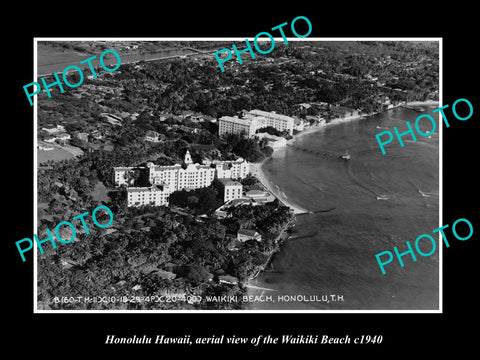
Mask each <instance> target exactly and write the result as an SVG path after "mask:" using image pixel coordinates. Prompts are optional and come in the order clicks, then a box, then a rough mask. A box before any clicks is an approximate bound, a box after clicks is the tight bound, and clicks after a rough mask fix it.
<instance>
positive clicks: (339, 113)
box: [330, 106, 358, 118]
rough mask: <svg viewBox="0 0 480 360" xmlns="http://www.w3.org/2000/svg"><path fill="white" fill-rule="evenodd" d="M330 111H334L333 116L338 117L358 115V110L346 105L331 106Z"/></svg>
mask: <svg viewBox="0 0 480 360" xmlns="http://www.w3.org/2000/svg"><path fill="white" fill-rule="evenodd" d="M330 111H331V112H332V114H333V116H334V117H336V118H338V117H340V118H346V117H352V116H358V110H355V109H352V108H349V107H346V106H331V107H330Z"/></svg>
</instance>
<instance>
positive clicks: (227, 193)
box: [220, 179, 243, 203]
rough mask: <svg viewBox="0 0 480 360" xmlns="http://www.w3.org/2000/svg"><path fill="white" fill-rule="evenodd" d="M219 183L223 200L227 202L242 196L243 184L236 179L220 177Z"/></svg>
mask: <svg viewBox="0 0 480 360" xmlns="http://www.w3.org/2000/svg"><path fill="white" fill-rule="evenodd" d="M220 183H221V184H222V185H223V202H224V203H225V202H227V201H230V200H234V199H240V198H241V197H242V191H243V186H242V184H240V183H239V182H238V181H235V180H231V179H220Z"/></svg>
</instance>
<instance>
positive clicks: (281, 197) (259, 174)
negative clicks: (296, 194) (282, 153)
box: [250, 148, 310, 215]
mask: <svg viewBox="0 0 480 360" xmlns="http://www.w3.org/2000/svg"><path fill="white" fill-rule="evenodd" d="M282 149H284V148H282ZM278 150H281V149H275V150H274V151H273V153H272V155H271V156H269V157H268V158H266V159H264V160H263V161H262V162H259V163H250V173H251V174H252V175H254V176H255V177H256V178H257V180H258V181H259V182H260V184H262V185H263V187H264V188H265V189H266V190H268V191H269V192H270V193H271V194H272V195H273V196H275V198H277V199H278V201H280V202H281V203H282V204H284V205H285V206H288V207H289V208H290V209H292V211H293V213H294V214H295V215H300V214H308V213H310V211H309V210H307V209H304V208H302V207H300V206H298V205H295V204H293V203H292V202H291V201H290V200H288V197H287V196H286V195H285V193H283V192H282V191H281V189H280V188H279V187H278V185H277V184H275V183H273V182H271V181H270V180H269V179H268V178H267V176H266V175H265V173H264V171H263V170H262V166H263V164H264V163H265V161H267V160H269V159H270V158H272V157H273V155H274V154H275V152H277V151H278Z"/></svg>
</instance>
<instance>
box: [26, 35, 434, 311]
mask: <svg viewBox="0 0 480 360" xmlns="http://www.w3.org/2000/svg"><path fill="white" fill-rule="evenodd" d="M245 39H248V40H249V41H253V39H254V38H253V37H252V38H245V37H212V38H195V37H172V38H168V37H159V38H157V37H153V38H148V37H147V38H145V37H140V38H138V37H118V38H115V37H114V38H112V37H98V38H95V37H72V38H65V37H50V38H49V37H46V38H45V37H40V38H34V39H33V49H34V54H33V61H34V63H33V69H34V80H33V81H35V79H37V77H38V75H37V74H38V72H37V70H38V67H37V62H38V57H37V55H38V54H37V44H38V42H39V41H245ZM274 39H275V40H279V41H280V40H282V38H278V37H275V38H274ZM287 40H288V41H289V42H290V41H438V43H439V107H441V106H443V38H441V37H329V38H317V37H312V38H309V37H305V38H290V37H287ZM212 56H213V53H212ZM34 99H35V104H34V107H33V123H34V132H35V133H34V156H33V159H34V164H33V165H34V168H33V174H34V186H33V188H34V193H33V201H34V203H33V205H34V207H33V208H34V222H33V224H34V229H37V226H38V219H37V205H38V202H37V201H38V199H37V191H38V189H37V181H38V178H37V127H38V124H37V95H35V96H34ZM440 120H441V119H440V116H439V128H440V131H439V134H440V135H439V137H440V139H439V141H440V143H439V186H440V190H439V192H440V193H439V227H440V226H442V224H443V195H442V194H443V178H442V173H443V166H442V161H443V126H441V121H440ZM432 230H433V229H432ZM441 244H442V239H441V235H440V233H439V246H438V247H439V291H438V297H439V309H438V310H38V309H37V307H38V303H37V298H38V289H37V246H34V253H33V285H34V291H33V313H35V314H47V313H50V314H52V313H53V314H64V313H65V314H72V313H74V314H106V313H107V314H118V313H121V314H152V313H157V314H171V313H176V314H199V313H200V314H265V313H275V314H332V313H335V314H405V313H408V314H410V313H411V314H432V313H433V314H441V313H443V286H442V282H443V246H441Z"/></svg>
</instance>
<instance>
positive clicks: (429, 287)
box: [250, 107, 441, 310]
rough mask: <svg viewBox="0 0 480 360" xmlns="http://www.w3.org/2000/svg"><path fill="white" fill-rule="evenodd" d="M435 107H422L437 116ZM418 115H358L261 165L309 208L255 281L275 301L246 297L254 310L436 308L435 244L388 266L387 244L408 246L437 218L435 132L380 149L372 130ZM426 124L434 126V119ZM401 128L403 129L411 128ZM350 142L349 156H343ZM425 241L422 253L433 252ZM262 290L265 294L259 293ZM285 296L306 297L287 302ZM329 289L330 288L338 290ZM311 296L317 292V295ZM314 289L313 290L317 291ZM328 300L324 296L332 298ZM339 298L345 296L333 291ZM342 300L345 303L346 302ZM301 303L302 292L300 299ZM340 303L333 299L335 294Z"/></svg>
mask: <svg viewBox="0 0 480 360" xmlns="http://www.w3.org/2000/svg"><path fill="white" fill-rule="evenodd" d="M431 110H432V108H431V107H427V108H426V113H428V114H430V115H432V112H431ZM419 115H420V113H418V112H416V111H413V110H409V109H404V108H398V109H394V110H390V111H388V112H385V113H382V114H379V115H376V116H373V117H370V118H366V119H360V120H353V121H350V122H345V123H341V124H336V125H330V126H327V127H325V128H324V129H322V130H319V131H317V132H314V133H310V134H305V135H304V136H302V137H300V138H298V139H297V141H296V142H295V143H294V146H289V147H287V148H285V149H282V150H280V151H277V152H276V153H275V154H274V156H273V157H272V158H271V159H269V160H268V161H266V162H265V163H264V165H263V167H262V169H263V171H264V173H265V175H266V177H267V178H268V179H269V180H270V181H271V182H274V183H275V184H276V185H277V186H278V188H279V189H280V191H283V193H284V194H285V195H286V196H287V198H288V200H289V201H292V202H293V203H294V204H297V205H299V206H300V207H302V208H306V209H308V210H310V211H312V212H313V213H312V214H304V215H297V224H296V226H295V228H294V230H293V232H292V234H291V238H290V239H289V240H287V241H286V242H284V243H283V244H282V247H281V251H280V252H279V253H277V254H276V255H275V257H274V259H273V262H272V267H273V271H271V272H263V273H262V274H260V275H259V276H258V277H257V278H256V279H255V280H254V281H253V285H256V286H260V287H265V288H269V289H272V290H273V291H263V292H262V294H263V295H271V296H272V298H273V299H274V301H265V302H255V303H250V308H251V309H268V310H273V309H291V310H337V309H338V310H427V309H428V310H435V309H438V308H439V249H438V236H436V235H435V236H433V235H432V236H433V237H434V238H435V239H436V240H437V250H436V251H435V252H434V254H433V255H431V256H429V257H422V256H419V255H418V254H416V257H417V261H416V262H414V261H413V259H412V258H411V256H410V255H406V256H404V257H403V260H404V263H405V266H404V267H401V266H400V265H399V263H398V261H397V260H396V258H394V259H393V261H392V262H391V263H390V264H388V265H385V271H386V274H385V275H383V274H382V272H381V270H380V267H379V265H378V263H377V260H376V258H375V254H377V253H380V252H382V251H386V250H388V251H392V252H393V246H397V247H398V250H399V251H400V252H403V251H406V250H407V245H406V241H407V240H409V241H410V243H411V244H412V246H413V245H414V242H415V239H416V238H417V237H418V236H419V235H421V234H432V230H433V229H436V228H438V227H439V226H440V225H441V224H439V129H438V125H439V124H438V116H437V115H436V114H435V115H434V118H435V120H436V124H437V130H436V132H435V133H433V134H432V135H431V136H430V137H422V136H419V135H417V141H416V142H414V141H413V140H412V139H411V136H410V135H409V136H405V137H403V139H404V143H405V146H404V147H401V146H400V145H399V143H398V140H396V138H394V141H393V142H392V143H391V144H389V145H387V146H386V151H387V154H386V155H382V154H381V151H380V148H379V146H378V143H377V141H376V139H375V134H377V133H380V132H382V131H385V130H387V129H389V130H391V131H392V133H393V127H394V126H397V127H398V129H399V130H402V129H405V130H407V127H406V123H405V121H409V122H410V124H411V125H412V127H413V126H414V123H415V119H416V118H417V117H418V116H419ZM419 126H420V129H421V130H422V131H423V132H424V133H427V132H429V131H430V130H431V129H432V124H431V123H430V122H429V121H428V120H425V119H423V120H421V121H420V124H419ZM405 130H404V131H405ZM346 149H348V152H349V154H350V155H351V160H350V161H343V160H342V159H339V158H338V155H341V154H342V153H344V152H345V150H346ZM431 246H432V245H431V244H429V242H428V241H426V242H425V243H423V242H421V244H420V247H421V249H422V251H423V252H425V253H428V252H429V251H430V250H431ZM256 295H259V292H258V291H257V293H256ZM284 295H295V296H298V295H302V296H304V297H305V299H307V300H312V301H304V299H300V300H299V301H285V297H284ZM331 295H334V296H333V297H332V296H331ZM311 296H314V297H313V298H312V297H311ZM315 296H317V297H316V298H315ZM325 296H328V299H329V300H330V299H331V301H329V302H327V301H325V300H326V297H325ZM337 296H341V298H340V297H337ZM342 299H343V300H342ZM297 300H298V298H297ZM333 300H337V301H333Z"/></svg>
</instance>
